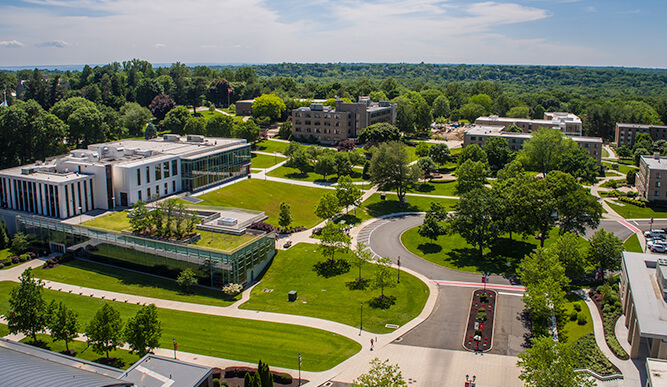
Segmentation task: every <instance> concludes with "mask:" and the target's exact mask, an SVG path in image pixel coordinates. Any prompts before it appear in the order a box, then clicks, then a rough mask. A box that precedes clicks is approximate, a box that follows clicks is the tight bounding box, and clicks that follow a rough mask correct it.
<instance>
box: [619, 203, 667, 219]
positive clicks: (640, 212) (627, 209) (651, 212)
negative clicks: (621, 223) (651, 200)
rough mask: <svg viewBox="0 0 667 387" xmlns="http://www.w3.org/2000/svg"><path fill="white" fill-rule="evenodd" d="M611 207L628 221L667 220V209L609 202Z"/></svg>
mask: <svg viewBox="0 0 667 387" xmlns="http://www.w3.org/2000/svg"><path fill="white" fill-rule="evenodd" d="M607 204H609V207H611V209H612V210H614V211H615V212H616V213H617V214H619V215H621V216H622V217H624V218H626V219H650V218H651V217H653V218H667V208H651V207H639V206H635V205H633V204H629V203H623V205H620V204H618V202H616V201H609V202H607Z"/></svg>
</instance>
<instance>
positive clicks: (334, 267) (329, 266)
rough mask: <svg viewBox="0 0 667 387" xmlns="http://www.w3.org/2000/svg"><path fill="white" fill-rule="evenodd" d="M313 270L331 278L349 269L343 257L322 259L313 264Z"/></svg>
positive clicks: (348, 264)
mask: <svg viewBox="0 0 667 387" xmlns="http://www.w3.org/2000/svg"><path fill="white" fill-rule="evenodd" d="M313 271H315V272H316V273H317V275H320V276H322V277H324V278H331V277H335V276H337V275H341V274H345V273H347V272H349V271H350V263H349V262H347V261H346V260H344V259H338V260H336V261H330V260H328V259H327V260H324V261H320V262H317V263H316V264H314V265H313Z"/></svg>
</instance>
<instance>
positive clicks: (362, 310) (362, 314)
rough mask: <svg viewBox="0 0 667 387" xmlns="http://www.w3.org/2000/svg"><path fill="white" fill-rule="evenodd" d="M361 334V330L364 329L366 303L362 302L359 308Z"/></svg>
mask: <svg viewBox="0 0 667 387" xmlns="http://www.w3.org/2000/svg"><path fill="white" fill-rule="evenodd" d="M359 311H360V312H359V336H361V331H362V330H363V329H364V303H363V302H362V303H360V308H359Z"/></svg>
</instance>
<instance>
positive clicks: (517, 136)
mask: <svg viewBox="0 0 667 387" xmlns="http://www.w3.org/2000/svg"><path fill="white" fill-rule="evenodd" d="M532 136H533V135H532V134H531V133H513V132H505V131H504V130H503V129H502V128H501V127H499V126H479V125H475V126H473V127H472V128H470V129H468V130H466V132H465V134H464V137H463V146H464V147H466V146H468V145H472V144H477V145H479V146H480V147H481V148H484V143H485V142H486V141H487V140H488V139H489V138H491V137H502V138H505V139H507V146H508V147H509V149H510V150H511V151H519V150H521V148H523V143H524V142H526V141H528V140H530V138H531V137H532ZM567 137H568V138H571V139H572V140H574V142H576V143H577V144H579V146H581V147H582V148H584V150H586V151H587V152H588V155H589V156H591V157H592V158H593V159H594V160H595V162H597V164H598V165H601V163H602V139H601V138H599V137H585V136H567Z"/></svg>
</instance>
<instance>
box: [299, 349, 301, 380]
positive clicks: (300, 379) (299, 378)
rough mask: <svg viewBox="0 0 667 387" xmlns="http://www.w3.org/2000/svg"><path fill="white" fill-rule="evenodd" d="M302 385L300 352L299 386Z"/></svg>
mask: <svg viewBox="0 0 667 387" xmlns="http://www.w3.org/2000/svg"><path fill="white" fill-rule="evenodd" d="M300 385H301V354H299V386H300Z"/></svg>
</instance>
